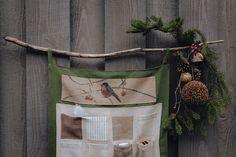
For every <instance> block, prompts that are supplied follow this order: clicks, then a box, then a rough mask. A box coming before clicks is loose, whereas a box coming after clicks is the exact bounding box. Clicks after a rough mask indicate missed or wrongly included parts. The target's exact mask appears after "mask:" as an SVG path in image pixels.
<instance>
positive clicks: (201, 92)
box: [181, 80, 209, 104]
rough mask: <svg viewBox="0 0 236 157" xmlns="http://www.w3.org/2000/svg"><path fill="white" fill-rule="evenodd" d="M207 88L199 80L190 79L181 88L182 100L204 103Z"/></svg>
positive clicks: (206, 97)
mask: <svg viewBox="0 0 236 157" xmlns="http://www.w3.org/2000/svg"><path fill="white" fill-rule="evenodd" d="M208 96H209V94H208V89H207V87H206V85H205V84H203V83H202V82H200V81H195V80H194V81H190V82H188V83H187V84H185V85H184V86H183V88H182V90H181V97H182V99H183V100H184V101H186V102H188V103H192V104H200V103H204V102H206V101H207V100H208Z"/></svg>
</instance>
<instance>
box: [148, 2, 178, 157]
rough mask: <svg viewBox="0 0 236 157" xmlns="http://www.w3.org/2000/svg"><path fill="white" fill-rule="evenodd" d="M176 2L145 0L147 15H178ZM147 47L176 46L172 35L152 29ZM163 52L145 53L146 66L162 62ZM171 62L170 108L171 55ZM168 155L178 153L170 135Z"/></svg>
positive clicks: (173, 83)
mask: <svg viewBox="0 0 236 157" xmlns="http://www.w3.org/2000/svg"><path fill="white" fill-rule="evenodd" d="M177 9H178V2H177V0H165V1H163V0H147V16H152V15H154V16H158V17H161V18H162V19H163V21H169V20H172V19H174V18H176V17H177V16H178V13H177ZM146 43H147V47H149V48H153V47H174V46H177V44H176V41H175V39H174V38H173V37H172V35H170V34H167V33H162V32H159V31H152V32H150V33H149V34H148V35H147V39H146ZM162 59H163V53H159V54H154V53H152V54H146V67H147V68H153V67H156V66H158V65H160V64H161V63H162ZM169 62H170V63H171V64H170V66H171V69H170V93H169V95H170V100H169V104H170V110H171V109H172V108H171V107H172V106H173V104H174V101H175V100H174V90H175V88H176V86H177V81H178V80H177V78H176V74H177V73H176V71H175V66H176V61H175V59H174V58H173V57H171V58H169ZM168 152H169V154H168V156H169V157H176V156H177V154H178V141H177V140H175V139H173V138H172V137H168Z"/></svg>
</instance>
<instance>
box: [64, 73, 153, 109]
mask: <svg viewBox="0 0 236 157" xmlns="http://www.w3.org/2000/svg"><path fill="white" fill-rule="evenodd" d="M61 79H62V80H61V81H62V82H61V83H62V89H61V90H62V91H61V100H64V101H69V102H74V103H78V104H96V105H111V104H113V105H124V104H140V103H152V102H156V88H154V87H156V80H155V77H154V76H152V77H144V78H127V79H93V78H90V79H89V78H82V77H75V76H68V75H62V78H61ZM104 83H105V84H106V85H108V86H109V87H110V88H111V89H112V91H113V93H114V94H111V95H109V94H108V93H107V94H106V93H104V92H103V90H102V87H103V84H104Z"/></svg>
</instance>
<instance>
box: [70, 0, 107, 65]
mask: <svg viewBox="0 0 236 157" xmlns="http://www.w3.org/2000/svg"><path fill="white" fill-rule="evenodd" d="M104 3H105V2H104V0H96V1H94V0H73V1H71V17H70V18H71V49H72V50H73V51H80V52H85V53H104V39H105V32H104V29H105V26H104V24H105V23H104V20H105V17H104V11H105V6H104ZM71 66H72V67H79V68H81V69H93V70H103V69H104V59H82V58H74V57H73V58H72V60H71Z"/></svg>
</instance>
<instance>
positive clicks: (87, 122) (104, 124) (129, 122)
mask: <svg viewBox="0 0 236 157" xmlns="http://www.w3.org/2000/svg"><path fill="white" fill-rule="evenodd" d="M56 108H57V110H56V112H57V157H80V156H81V157H141V156H142V157H160V152H159V135H160V123H161V111H162V104H161V103H158V104H155V105H152V106H140V107H117V108H83V111H84V115H85V116H84V117H82V122H81V124H82V138H81V139H78V138H76V137H75V138H71V136H70V138H62V136H61V135H62V128H63V127H62V125H64V124H62V118H60V117H61V116H62V115H66V116H69V117H72V119H76V120H78V117H77V115H76V114H75V113H74V110H75V106H74V105H68V104H59V103H58V104H56ZM78 124H80V123H78ZM72 130H73V129H72ZM145 140H146V141H148V142H146V143H144V144H143V143H142V142H143V141H145ZM150 155H151V156H150Z"/></svg>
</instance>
